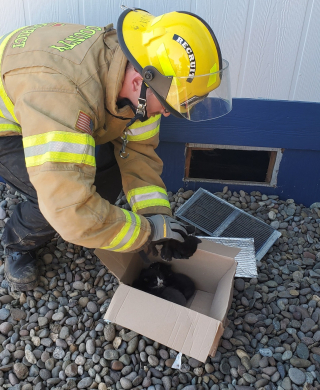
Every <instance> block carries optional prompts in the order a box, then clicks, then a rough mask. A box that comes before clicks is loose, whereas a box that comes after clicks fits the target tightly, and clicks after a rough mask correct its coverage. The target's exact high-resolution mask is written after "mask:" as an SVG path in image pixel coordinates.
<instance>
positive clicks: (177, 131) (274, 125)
mask: <svg viewBox="0 0 320 390" xmlns="http://www.w3.org/2000/svg"><path fill="white" fill-rule="evenodd" d="M160 133H161V135H160V140H161V141H166V142H185V143H186V142H195V143H207V144H210V143H211V144H219V145H243V146H264V147H269V148H285V149H306V150H320V103H305V102H289V101H282V100H255V99H233V108H232V111H231V112H230V113H229V114H228V115H225V116H223V117H221V118H218V119H215V120H212V121H205V122H190V121H188V120H185V119H178V118H174V117H173V116H172V115H171V116H170V117H168V118H163V119H162V121H161V132H160Z"/></svg>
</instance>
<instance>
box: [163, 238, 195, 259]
mask: <svg viewBox="0 0 320 390" xmlns="http://www.w3.org/2000/svg"><path fill="white" fill-rule="evenodd" d="M200 242H201V240H200V239H199V238H198V237H195V236H187V237H186V238H185V240H184V242H179V241H174V240H169V241H165V242H164V243H163V245H162V248H161V252H160V256H161V258H162V259H163V260H166V261H171V260H172V258H174V259H189V257H191V256H192V255H193V254H194V252H195V251H196V250H197V247H198V244H200Z"/></svg>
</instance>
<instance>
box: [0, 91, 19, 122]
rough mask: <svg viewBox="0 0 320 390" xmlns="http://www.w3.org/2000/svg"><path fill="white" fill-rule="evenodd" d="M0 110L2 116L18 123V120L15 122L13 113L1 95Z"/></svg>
mask: <svg viewBox="0 0 320 390" xmlns="http://www.w3.org/2000/svg"><path fill="white" fill-rule="evenodd" d="M0 110H1V112H2V115H1V113H0V117H3V118H5V119H8V120H9V121H11V122H13V123H15V124H17V122H15V120H14V119H13V117H12V115H11V114H10V112H9V111H8V109H7V107H6V106H5V104H4V102H3V100H2V99H1V97H0Z"/></svg>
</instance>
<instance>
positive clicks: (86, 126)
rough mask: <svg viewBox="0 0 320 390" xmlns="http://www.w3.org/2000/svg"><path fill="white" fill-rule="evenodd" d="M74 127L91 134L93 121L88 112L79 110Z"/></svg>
mask: <svg viewBox="0 0 320 390" xmlns="http://www.w3.org/2000/svg"><path fill="white" fill-rule="evenodd" d="M75 128H76V129H77V130H80V131H82V132H83V133H87V134H90V135H92V132H93V121H92V119H91V118H90V116H89V115H88V114H85V113H84V112H83V111H79V114H78V118H77V121H76V125H75Z"/></svg>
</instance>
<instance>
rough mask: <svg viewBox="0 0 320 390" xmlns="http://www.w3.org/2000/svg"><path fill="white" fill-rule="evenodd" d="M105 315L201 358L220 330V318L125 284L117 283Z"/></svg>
mask: <svg viewBox="0 0 320 390" xmlns="http://www.w3.org/2000/svg"><path fill="white" fill-rule="evenodd" d="M104 318H105V319H106V320H108V321H111V322H114V323H116V324H119V325H121V326H123V327H126V328H129V329H131V330H134V331H135V332H138V333H140V334H143V335H145V336H147V337H149V338H150V339H152V340H155V341H157V342H159V343H161V344H164V345H167V346H168V347H170V348H172V349H174V350H176V351H179V352H182V353H184V354H186V355H188V356H191V357H193V358H194V359H197V360H199V361H201V362H205V361H206V359H207V356H208V354H210V353H211V350H212V346H213V345H214V342H215V339H216V337H218V335H219V337H220V333H221V331H222V333H223V327H222V324H221V322H220V321H217V320H215V319H213V318H210V317H208V316H205V315H203V314H200V313H197V312H195V311H192V310H190V309H188V308H186V307H183V306H180V305H176V304H174V303H172V302H168V301H166V300H164V299H161V298H158V297H155V296H153V295H150V294H146V293H144V292H142V291H139V290H136V289H134V288H132V287H129V286H126V285H125V284H121V285H120V286H119V287H118V289H117V291H116V293H115V295H114V297H113V298H112V301H111V303H110V306H109V308H108V310H107V313H106V314H105V317H104ZM218 341H219V339H218V340H217V342H218Z"/></svg>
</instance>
